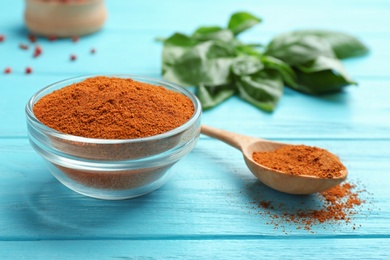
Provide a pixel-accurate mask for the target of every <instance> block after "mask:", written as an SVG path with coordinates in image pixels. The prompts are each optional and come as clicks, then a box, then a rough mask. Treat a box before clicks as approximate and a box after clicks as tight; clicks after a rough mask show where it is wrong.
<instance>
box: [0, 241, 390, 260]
mask: <svg viewBox="0 0 390 260" xmlns="http://www.w3.org/2000/svg"><path fill="white" fill-rule="evenodd" d="M389 249H390V246H389V243H388V238H371V239H365V240H364V241H362V239H358V238H345V239H338V238H332V237H331V238H320V239H311V238H310V237H307V238H300V239H290V238H280V239H267V238H261V237H250V236H249V238H248V237H246V236H243V238H240V237H219V238H218V239H215V238H209V239H197V238H192V237H189V238H185V239H184V240H182V239H180V240H178V239H177V238H175V237H173V238H169V239H165V238H164V239H161V238H155V239H154V238H148V239H144V238H142V237H141V238H138V239H134V240H133V239H129V240H126V238H123V239H118V240H99V241H94V240H92V241H85V240H82V241H80V240H79V241H67V240H65V241H62V240H61V241H15V242H2V243H0V257H1V258H2V259H8V258H10V257H11V258H12V259H25V258H26V259H30V258H34V259H85V258H88V259H211V258H212V259H228V258H229V259H230V258H235V259H259V258H261V259H275V258H278V259H279V258H280V259H314V258H315V259H320V258H321V259H388V258H389V257H390V253H389Z"/></svg>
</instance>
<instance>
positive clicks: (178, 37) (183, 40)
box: [164, 33, 198, 47]
mask: <svg viewBox="0 0 390 260" xmlns="http://www.w3.org/2000/svg"><path fill="white" fill-rule="evenodd" d="M197 43H198V42H197V41H195V40H194V39H193V38H191V37H189V36H187V35H185V34H182V33H175V34H173V35H172V36H170V37H169V38H167V39H165V40H164V45H165V46H169V45H174V46H183V47H192V46H194V45H196V44H197Z"/></svg>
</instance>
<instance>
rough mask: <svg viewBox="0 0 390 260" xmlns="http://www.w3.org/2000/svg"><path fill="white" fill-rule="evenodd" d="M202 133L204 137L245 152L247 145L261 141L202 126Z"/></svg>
mask: <svg viewBox="0 0 390 260" xmlns="http://www.w3.org/2000/svg"><path fill="white" fill-rule="evenodd" d="M200 132H201V133H202V134H204V135H207V136H210V137H212V138H215V139H218V140H220V141H222V142H224V143H226V144H228V145H230V146H233V147H234V148H236V149H238V150H241V151H242V150H243V148H245V147H246V146H247V145H249V144H251V143H253V142H257V141H260V140H261V139H259V138H256V137H251V136H247V135H242V134H237V133H233V132H229V131H226V130H222V129H217V128H214V127H210V126H206V125H202V126H201V128H200Z"/></svg>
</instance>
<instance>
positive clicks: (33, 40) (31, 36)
mask: <svg viewBox="0 0 390 260" xmlns="http://www.w3.org/2000/svg"><path fill="white" fill-rule="evenodd" d="M28 39H29V41H30V42H32V43H34V42H36V41H37V38H36V37H35V36H34V35H32V34H30V35H28Z"/></svg>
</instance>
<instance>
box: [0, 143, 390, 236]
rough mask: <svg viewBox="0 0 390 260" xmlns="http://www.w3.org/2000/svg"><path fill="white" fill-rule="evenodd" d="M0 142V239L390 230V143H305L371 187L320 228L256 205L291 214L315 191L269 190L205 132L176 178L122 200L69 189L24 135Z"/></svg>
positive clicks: (381, 233)
mask: <svg viewBox="0 0 390 260" xmlns="http://www.w3.org/2000/svg"><path fill="white" fill-rule="evenodd" d="M282 141H283V140H282ZM300 141H303V140H299V139H296V140H295V142H300ZM0 143H1V145H0V147H1V149H0V169H2V170H1V175H0V219H1V220H2V221H1V232H0V240H38V239H44V240H52V239H55V240H56V239H57V240H58V239H87V240H88V239H106V238H112V239H120V238H123V237H131V238H137V237H139V236H140V237H149V236H150V237H153V236H179V237H182V236H194V235H195V236H206V237H210V236H217V237H218V236H229V235H232V236H242V235H254V236H266V237H279V236H285V235H286V234H288V235H289V236H290V237H300V236H308V235H311V232H314V234H316V235H317V236H337V237H338V236H343V237H344V236H350V237H354V238H359V237H370V236H385V235H388V234H389V233H390V225H389V221H390V214H389V207H388V200H389V197H390V193H389V190H388V188H387V187H388V185H389V184H390V183H389V182H390V179H389V178H387V174H388V172H389V171H390V165H389V164H388V158H390V151H389V149H388V147H389V145H390V141H389V140H366V141H361V142H356V141H354V140H353V141H346V140H343V141H340V140H310V141H309V140H305V143H306V144H308V145H317V146H320V147H324V148H326V149H329V150H330V151H333V152H334V153H335V154H337V155H338V156H339V157H340V158H341V159H342V161H343V162H344V163H345V164H346V166H347V167H348V169H349V180H350V181H351V182H353V183H358V187H359V189H360V188H363V187H365V189H366V190H367V193H364V194H362V195H361V196H362V198H363V199H366V200H367V203H365V204H364V205H362V207H361V208H358V214H357V215H356V216H354V217H353V219H352V222H351V223H349V224H348V223H344V222H342V223H338V224H337V223H336V224H319V225H314V226H313V228H312V230H309V231H308V230H304V229H297V228H298V226H297V225H294V224H291V223H287V222H283V221H282V222H280V223H279V226H275V225H274V224H272V223H271V222H272V217H271V216H270V215H269V214H265V212H266V211H265V210H264V209H261V208H257V206H256V203H258V202H259V201H262V200H265V201H269V200H272V201H273V202H274V203H276V204H275V205H279V204H281V203H284V204H285V205H286V206H283V207H286V208H284V211H287V212H290V211H291V210H292V208H293V207H297V208H299V207H302V205H301V203H305V205H308V207H309V208H310V207H317V206H319V205H320V204H318V203H320V202H319V201H317V199H315V196H292V195H287V194H282V193H279V192H276V191H274V190H271V189H269V188H267V187H265V186H264V185H262V184H260V183H259V182H258V181H257V180H256V179H255V178H254V177H253V176H252V175H251V174H250V172H249V171H248V169H247V168H246V166H245V164H244V162H243V159H242V157H241V155H240V153H239V152H238V151H236V150H234V149H233V148H230V147H228V146H227V145H226V144H223V143H221V142H219V141H216V140H212V139H209V138H203V137H202V139H201V140H200V142H199V143H198V145H197V147H196V148H195V149H194V151H193V152H192V153H190V154H189V155H188V156H187V157H185V158H184V159H183V160H182V161H181V162H179V163H178V164H177V165H175V167H174V168H173V169H172V171H175V172H176V175H175V176H174V178H173V179H171V180H170V181H169V182H168V183H167V184H166V185H165V186H163V187H162V188H160V189H159V190H157V191H155V192H153V193H151V194H149V195H147V196H143V197H139V198H136V199H132V200H124V201H102V200H96V199H91V198H87V197H85V196H82V195H78V194H76V193H74V192H72V191H70V190H68V189H67V188H65V187H64V186H63V185H62V184H60V183H59V182H58V181H57V180H55V179H54V178H53V177H52V176H51V175H50V173H49V172H48V170H47V169H46V167H45V165H44V163H43V161H42V160H41V159H40V158H39V157H38V155H36V154H35V152H34V151H33V150H32V149H31V148H30V146H29V144H28V143H27V141H26V140H25V139H13V140H12V139H3V140H0ZM362 151H364V153H363V152H362ZM359 183H364V186H363V185H361V184H359ZM371 193H372V194H371ZM313 200H314V202H312V201H313ZM310 205H311V206H310ZM304 207H306V206H304ZM275 214H278V213H277V210H276V211H275ZM267 223H268V224H267ZM360 225H361V226H360ZM354 227H355V228H356V229H354Z"/></svg>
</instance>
